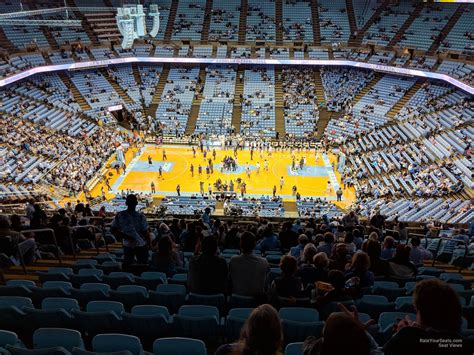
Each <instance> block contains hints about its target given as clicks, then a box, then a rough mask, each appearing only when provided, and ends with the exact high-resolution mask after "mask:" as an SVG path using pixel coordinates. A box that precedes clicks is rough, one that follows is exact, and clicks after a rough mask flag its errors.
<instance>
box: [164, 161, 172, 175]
mask: <svg viewBox="0 0 474 355" xmlns="http://www.w3.org/2000/svg"><path fill="white" fill-rule="evenodd" d="M172 168H173V164H171V163H164V164H163V165H162V169H163V171H164V172H165V173H169V172H170V171H171V169H172Z"/></svg>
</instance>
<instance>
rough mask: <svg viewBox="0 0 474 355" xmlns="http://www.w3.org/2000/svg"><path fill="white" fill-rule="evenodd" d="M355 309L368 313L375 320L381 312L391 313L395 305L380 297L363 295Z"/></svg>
mask: <svg viewBox="0 0 474 355" xmlns="http://www.w3.org/2000/svg"><path fill="white" fill-rule="evenodd" d="M357 309H358V310H359V311H360V312H363V313H368V314H369V315H370V316H371V317H372V318H373V319H375V320H377V319H378V317H379V314H380V313H382V312H391V311H393V310H394V309H395V303H394V302H389V301H388V299H387V297H385V296H380V295H363V296H362V298H361V299H360V300H359V301H358V302H357Z"/></svg>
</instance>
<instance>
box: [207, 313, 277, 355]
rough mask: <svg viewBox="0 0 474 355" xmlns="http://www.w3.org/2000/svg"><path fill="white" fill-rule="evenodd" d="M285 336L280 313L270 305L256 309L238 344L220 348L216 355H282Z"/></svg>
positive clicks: (243, 329) (248, 320)
mask: <svg viewBox="0 0 474 355" xmlns="http://www.w3.org/2000/svg"><path fill="white" fill-rule="evenodd" d="M282 345H283V334H282V329H281V321H280V317H279V315H278V312H277V311H276V310H275V308H273V307H272V306H271V305H269V304H263V305H261V306H259V307H257V308H255V309H254V310H253V311H252V313H251V314H250V316H249V318H248V319H247V321H246V322H245V324H244V326H243V328H242V331H241V333H240V339H239V341H238V342H237V343H233V344H225V345H222V346H220V347H219V348H218V349H217V351H216V352H215V355H282V354H283V351H282Z"/></svg>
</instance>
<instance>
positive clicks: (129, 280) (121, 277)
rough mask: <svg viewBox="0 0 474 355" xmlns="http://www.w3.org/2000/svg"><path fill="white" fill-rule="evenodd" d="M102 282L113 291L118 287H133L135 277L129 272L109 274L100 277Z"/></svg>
mask: <svg viewBox="0 0 474 355" xmlns="http://www.w3.org/2000/svg"><path fill="white" fill-rule="evenodd" d="M102 281H103V282H105V283H107V284H108V285H110V287H111V288H112V289H114V290H115V289H117V288H118V287H119V286H123V285H133V284H134V283H135V277H134V276H133V274H131V273H129V272H111V273H110V274H109V275H104V276H102Z"/></svg>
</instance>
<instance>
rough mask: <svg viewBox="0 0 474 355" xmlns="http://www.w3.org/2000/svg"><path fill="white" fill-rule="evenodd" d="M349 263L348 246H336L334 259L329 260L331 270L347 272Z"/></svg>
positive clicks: (340, 244)
mask: <svg viewBox="0 0 474 355" xmlns="http://www.w3.org/2000/svg"><path fill="white" fill-rule="evenodd" d="M347 261H348V251H347V246H346V245H345V244H344V243H338V244H336V246H335V248H334V252H333V257H332V259H330V260H329V269H330V270H334V269H335V270H339V271H345V270H346V264H347Z"/></svg>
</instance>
